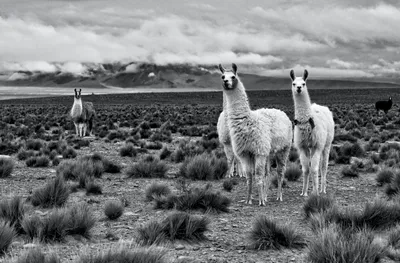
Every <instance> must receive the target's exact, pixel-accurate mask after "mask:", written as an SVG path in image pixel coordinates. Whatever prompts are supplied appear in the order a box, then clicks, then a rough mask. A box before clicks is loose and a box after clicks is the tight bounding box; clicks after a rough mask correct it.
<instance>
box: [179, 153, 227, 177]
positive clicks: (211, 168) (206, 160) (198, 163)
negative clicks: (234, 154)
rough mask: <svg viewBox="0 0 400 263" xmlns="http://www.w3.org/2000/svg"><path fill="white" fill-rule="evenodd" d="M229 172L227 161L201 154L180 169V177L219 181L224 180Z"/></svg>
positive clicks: (190, 159)
mask: <svg viewBox="0 0 400 263" xmlns="http://www.w3.org/2000/svg"><path fill="white" fill-rule="evenodd" d="M227 170H228V164H227V162H226V160H225V159H222V158H220V159H219V158H216V157H215V156H212V155H209V154H201V155H195V156H194V157H191V158H189V159H187V160H186V161H185V162H184V163H183V164H182V165H181V167H180V170H179V176H182V177H185V178H188V179H192V180H219V179H222V178H224V176H225V174H226V172H227Z"/></svg>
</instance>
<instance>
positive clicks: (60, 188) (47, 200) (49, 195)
mask: <svg viewBox="0 0 400 263" xmlns="http://www.w3.org/2000/svg"><path fill="white" fill-rule="evenodd" d="M69 193H70V191H69V188H68V185H67V184H66V183H65V181H64V179H63V178H62V177H61V176H57V177H56V178H55V179H53V180H52V181H50V182H48V183H47V184H46V185H45V186H43V187H42V188H38V189H36V190H34V191H33V193H32V196H31V202H32V205H33V206H41V207H44V208H48V207H60V206H63V205H64V204H65V202H67V200H68V197H69Z"/></svg>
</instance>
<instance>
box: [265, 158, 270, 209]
mask: <svg viewBox="0 0 400 263" xmlns="http://www.w3.org/2000/svg"><path fill="white" fill-rule="evenodd" d="M270 174H271V160H270V158H269V155H268V156H267V157H266V158H265V171H264V191H265V196H264V201H265V202H268V192H269V186H270V184H271V176H270Z"/></svg>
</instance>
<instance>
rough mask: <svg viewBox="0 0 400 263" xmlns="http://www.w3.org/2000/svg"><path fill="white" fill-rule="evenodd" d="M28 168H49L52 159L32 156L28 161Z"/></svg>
mask: <svg viewBox="0 0 400 263" xmlns="http://www.w3.org/2000/svg"><path fill="white" fill-rule="evenodd" d="M25 163H26V166H28V167H48V166H49V163H50V159H49V157H47V156H44V155H42V156H32V157H29V158H28V159H27V160H26V161H25Z"/></svg>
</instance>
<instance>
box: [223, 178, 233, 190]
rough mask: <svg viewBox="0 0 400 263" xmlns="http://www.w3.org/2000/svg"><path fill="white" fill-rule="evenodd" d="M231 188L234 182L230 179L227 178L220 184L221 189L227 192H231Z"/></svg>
mask: <svg viewBox="0 0 400 263" xmlns="http://www.w3.org/2000/svg"><path fill="white" fill-rule="evenodd" d="M233 186H234V182H233V180H232V178H228V179H226V180H225V181H224V182H223V183H222V188H223V189H224V190H225V191H227V192H231V191H232V190H233Z"/></svg>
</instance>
